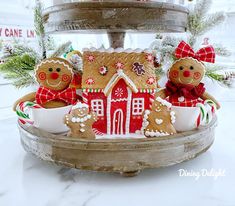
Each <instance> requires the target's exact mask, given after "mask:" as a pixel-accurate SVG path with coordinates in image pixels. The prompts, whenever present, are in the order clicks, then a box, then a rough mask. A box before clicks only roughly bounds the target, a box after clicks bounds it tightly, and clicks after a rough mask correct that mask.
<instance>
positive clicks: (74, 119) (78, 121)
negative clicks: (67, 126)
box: [71, 114, 91, 123]
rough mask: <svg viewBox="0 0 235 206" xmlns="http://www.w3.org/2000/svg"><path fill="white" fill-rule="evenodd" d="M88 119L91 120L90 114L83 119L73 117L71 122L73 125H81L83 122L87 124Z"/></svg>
mask: <svg viewBox="0 0 235 206" xmlns="http://www.w3.org/2000/svg"><path fill="white" fill-rule="evenodd" d="M88 119H91V115H90V114H88V115H86V116H85V117H82V118H80V117H73V118H72V119H71V121H72V122H73V123H81V122H86V121H87V120H88Z"/></svg>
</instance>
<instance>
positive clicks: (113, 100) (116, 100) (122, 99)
mask: <svg viewBox="0 0 235 206" xmlns="http://www.w3.org/2000/svg"><path fill="white" fill-rule="evenodd" d="M124 101H128V99H127V98H121V99H112V100H111V102H124Z"/></svg>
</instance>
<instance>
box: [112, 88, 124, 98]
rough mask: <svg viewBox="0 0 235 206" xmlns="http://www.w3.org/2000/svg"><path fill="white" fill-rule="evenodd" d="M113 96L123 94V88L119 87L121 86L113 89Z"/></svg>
mask: <svg viewBox="0 0 235 206" xmlns="http://www.w3.org/2000/svg"><path fill="white" fill-rule="evenodd" d="M114 94H115V96H117V97H121V96H122V95H123V94H124V91H123V89H121V88H117V89H116V90H115V93H114Z"/></svg>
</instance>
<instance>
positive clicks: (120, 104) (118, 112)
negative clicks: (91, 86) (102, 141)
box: [110, 79, 129, 135]
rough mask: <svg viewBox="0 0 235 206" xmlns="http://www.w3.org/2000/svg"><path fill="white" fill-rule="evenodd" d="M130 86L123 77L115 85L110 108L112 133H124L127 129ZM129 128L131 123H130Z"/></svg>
mask: <svg viewBox="0 0 235 206" xmlns="http://www.w3.org/2000/svg"><path fill="white" fill-rule="evenodd" d="M128 95H129V93H128V88H127V85H126V83H125V81H124V80H123V79H121V80H119V81H118V83H117V84H116V85H115V86H114V88H113V90H112V93H111V100H110V101H111V108H110V117H111V118H110V123H111V124H110V126H111V128H110V132H111V134H117V135H122V134H126V133H127V132H129V131H126V130H127V124H129V123H128V121H127V118H128V117H127V105H128ZM128 128H129V125H128Z"/></svg>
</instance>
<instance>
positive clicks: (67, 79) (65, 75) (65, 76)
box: [62, 74, 71, 82]
mask: <svg viewBox="0 0 235 206" xmlns="http://www.w3.org/2000/svg"><path fill="white" fill-rule="evenodd" d="M70 80H71V78H70V76H69V75H67V74H63V76H62V81H63V82H68V81H70Z"/></svg>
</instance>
